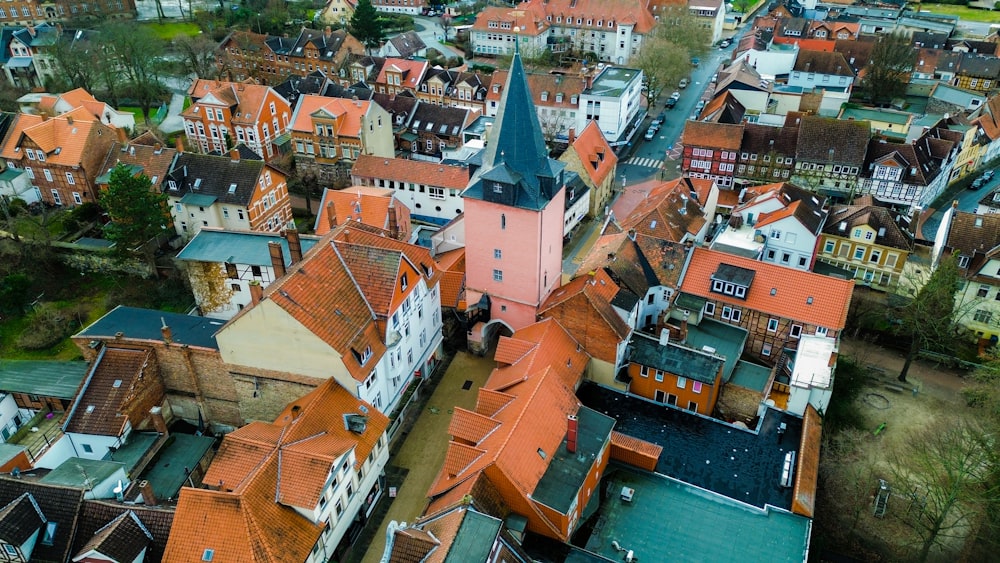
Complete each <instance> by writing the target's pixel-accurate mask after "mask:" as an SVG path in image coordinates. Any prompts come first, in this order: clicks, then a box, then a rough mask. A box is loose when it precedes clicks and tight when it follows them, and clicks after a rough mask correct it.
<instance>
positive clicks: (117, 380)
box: [111, 379, 122, 389]
mask: <svg viewBox="0 0 1000 563" xmlns="http://www.w3.org/2000/svg"><path fill="white" fill-rule="evenodd" d="M111 386H112V387H114V388H115V389H118V388H119V387H121V386H122V380H121V379H116V380H115V382H114V383H112V384H111Z"/></svg>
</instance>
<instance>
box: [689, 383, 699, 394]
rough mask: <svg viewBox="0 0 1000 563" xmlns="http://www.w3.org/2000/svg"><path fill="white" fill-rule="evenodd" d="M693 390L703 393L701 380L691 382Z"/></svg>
mask: <svg viewBox="0 0 1000 563" xmlns="http://www.w3.org/2000/svg"><path fill="white" fill-rule="evenodd" d="M691 392H692V393H699V394H700V393H701V382H700V381H692V382H691Z"/></svg>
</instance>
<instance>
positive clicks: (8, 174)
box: [0, 168, 24, 182]
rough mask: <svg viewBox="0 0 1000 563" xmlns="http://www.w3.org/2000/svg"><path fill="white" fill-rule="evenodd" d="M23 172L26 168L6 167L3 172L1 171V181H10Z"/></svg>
mask: <svg viewBox="0 0 1000 563" xmlns="http://www.w3.org/2000/svg"><path fill="white" fill-rule="evenodd" d="M22 174H24V170H18V169H17V168H4V169H3V172H0V181H4V182H10V181H12V180H14V179H15V178H17V177H18V176H20V175H22Z"/></svg>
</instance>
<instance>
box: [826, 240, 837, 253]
mask: <svg viewBox="0 0 1000 563" xmlns="http://www.w3.org/2000/svg"><path fill="white" fill-rule="evenodd" d="M836 246H837V243H836V242H834V241H832V240H828V241H826V244H824V245H823V252H824V253H826V254H833V249H834V247H836Z"/></svg>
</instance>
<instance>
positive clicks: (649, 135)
mask: <svg viewBox="0 0 1000 563" xmlns="http://www.w3.org/2000/svg"><path fill="white" fill-rule="evenodd" d="M655 137H656V128H655V127H650V128H649V129H646V135H645V139H646V140H647V141H652V140H653V139H654V138H655Z"/></svg>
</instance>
